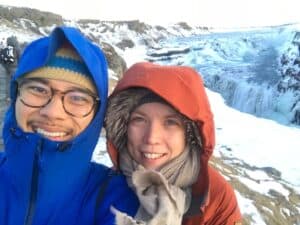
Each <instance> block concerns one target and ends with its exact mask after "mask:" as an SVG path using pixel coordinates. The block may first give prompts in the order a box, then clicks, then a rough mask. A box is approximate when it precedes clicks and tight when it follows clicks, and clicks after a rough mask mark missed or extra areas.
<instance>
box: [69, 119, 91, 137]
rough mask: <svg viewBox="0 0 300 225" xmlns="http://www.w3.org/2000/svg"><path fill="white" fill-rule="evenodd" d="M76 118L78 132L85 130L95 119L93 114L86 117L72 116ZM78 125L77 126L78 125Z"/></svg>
mask: <svg viewBox="0 0 300 225" xmlns="http://www.w3.org/2000/svg"><path fill="white" fill-rule="evenodd" d="M72 119H73V120H74V123H75V124H74V127H77V128H78V133H80V132H81V131H83V130H84V129H85V128H87V127H88V125H89V124H90V123H91V122H92V120H93V115H88V116H87V117H84V118H76V117H73V118H72ZM76 125H77V126H76Z"/></svg>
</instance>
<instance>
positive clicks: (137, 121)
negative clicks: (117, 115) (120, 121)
mask: <svg viewBox="0 0 300 225" xmlns="http://www.w3.org/2000/svg"><path fill="white" fill-rule="evenodd" d="M129 122H130V123H133V124H140V123H144V122H146V119H145V118H144V117H143V116H141V115H137V114H136V115H132V116H131V117H130V120H129Z"/></svg>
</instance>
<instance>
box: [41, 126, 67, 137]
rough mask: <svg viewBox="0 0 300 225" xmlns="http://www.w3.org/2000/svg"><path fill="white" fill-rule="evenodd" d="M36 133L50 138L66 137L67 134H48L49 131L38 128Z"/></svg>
mask: <svg viewBox="0 0 300 225" xmlns="http://www.w3.org/2000/svg"><path fill="white" fill-rule="evenodd" d="M36 131H37V133H39V134H42V135H44V136H49V137H62V136H65V135H66V133H64V132H48V131H45V130H43V129H41V128H37V130H36Z"/></svg>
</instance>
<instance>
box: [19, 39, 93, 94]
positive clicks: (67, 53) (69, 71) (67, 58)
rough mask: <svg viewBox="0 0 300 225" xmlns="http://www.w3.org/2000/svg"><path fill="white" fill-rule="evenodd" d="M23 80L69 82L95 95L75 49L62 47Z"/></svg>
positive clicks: (90, 79) (91, 81)
mask: <svg viewBox="0 0 300 225" xmlns="http://www.w3.org/2000/svg"><path fill="white" fill-rule="evenodd" d="M24 77H25V78H49V79H56V80H62V81H67V82H71V83H74V84H77V85H80V86H81V87H83V88H87V89H88V90H90V91H91V92H92V93H94V94H97V91H96V87H95V85H94V83H93V80H92V76H91V74H90V72H89V70H88V68H87V66H86V65H85V64H84V62H83V61H82V59H81V58H80V56H79V55H78V54H77V52H76V51H75V49H74V48H73V47H72V46H71V45H68V44H64V45H62V47H60V48H59V49H58V50H57V51H56V53H55V55H53V56H52V57H51V58H50V59H49V60H48V62H47V63H46V64H45V65H44V66H43V67H41V68H38V69H36V70H34V71H31V72H29V73H27V74H25V75H24Z"/></svg>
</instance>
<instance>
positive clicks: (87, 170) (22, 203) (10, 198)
mask: <svg viewBox="0 0 300 225" xmlns="http://www.w3.org/2000/svg"><path fill="white" fill-rule="evenodd" d="M65 40H67V42H69V43H70V44H71V45H72V46H73V47H74V49H76V51H77V53H78V54H79V55H80V56H81V58H82V59H83V61H84V63H85V64H86V66H87V68H88V69H89V71H90V74H91V75H92V77H93V80H94V83H95V85H96V88H97V92H98V95H99V97H100V101H101V103H100V104H99V106H98V109H97V112H96V114H95V117H94V119H93V120H92V122H91V123H90V124H89V126H88V127H87V128H86V129H85V130H84V131H83V132H81V133H80V134H79V135H78V136H77V137H75V138H74V139H72V140H70V141H67V142H55V141H51V140H48V139H46V138H43V137H42V136H40V135H39V134H36V133H29V132H24V131H22V130H21V129H20V127H19V126H18V124H17V121H16V117H15V102H16V98H17V82H16V80H17V79H18V77H20V76H23V75H24V74H26V73H28V72H30V71H33V70H35V69H37V68H39V67H42V66H43V65H45V64H46V62H47V60H48V59H49V58H50V57H51V56H52V55H53V54H54V53H55V52H56V50H57V49H58V48H59V47H60V45H61V44H62V43H63V42H64V41H65ZM107 89H108V75H107V63H106V60H105V57H104V54H103V53H102V51H101V50H100V49H99V48H98V47H97V46H96V45H94V44H92V43H91V42H90V41H89V40H88V39H87V38H85V37H84V36H83V35H82V34H81V33H80V32H79V31H78V30H77V29H75V28H71V27H57V28H55V29H54V30H53V32H52V33H51V34H50V36H49V37H44V38H40V39H38V40H36V41H34V42H32V43H31V44H30V45H29V46H28V47H27V48H26V49H25V51H24V53H23V55H22V57H21V58H20V61H19V65H18V69H17V71H16V73H15V74H14V76H13V78H12V81H11V93H10V94H11V105H10V107H9V109H8V111H7V113H6V115H5V120H4V127H3V140H4V146H5V149H4V152H2V153H0V225H29V224H30V225H46V224H47V225H52V224H53V225H60V224H61V225H72V224H84V225H88V224H103V225H106V224H114V216H113V214H112V213H111V210H110V207H111V206H114V207H115V208H117V209H120V210H121V211H125V212H127V213H128V214H130V215H134V214H135V213H136V210H137V208H138V202H137V198H136V197H135V195H134V194H133V192H132V191H131V190H130V188H128V186H127V183H126V180H125V179H124V177H123V176H121V175H118V174H117V175H116V174H115V175H111V174H112V171H111V169H109V168H107V167H105V166H103V165H99V164H96V163H93V162H91V157H92V153H93V150H94V148H95V146H96V144H97V142H98V138H99V135H100V132H101V128H102V125H103V119H104V115H105V111H106V103H107ZM99 196H100V197H99ZM97 199H98V201H99V202H98V203H97Z"/></svg>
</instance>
